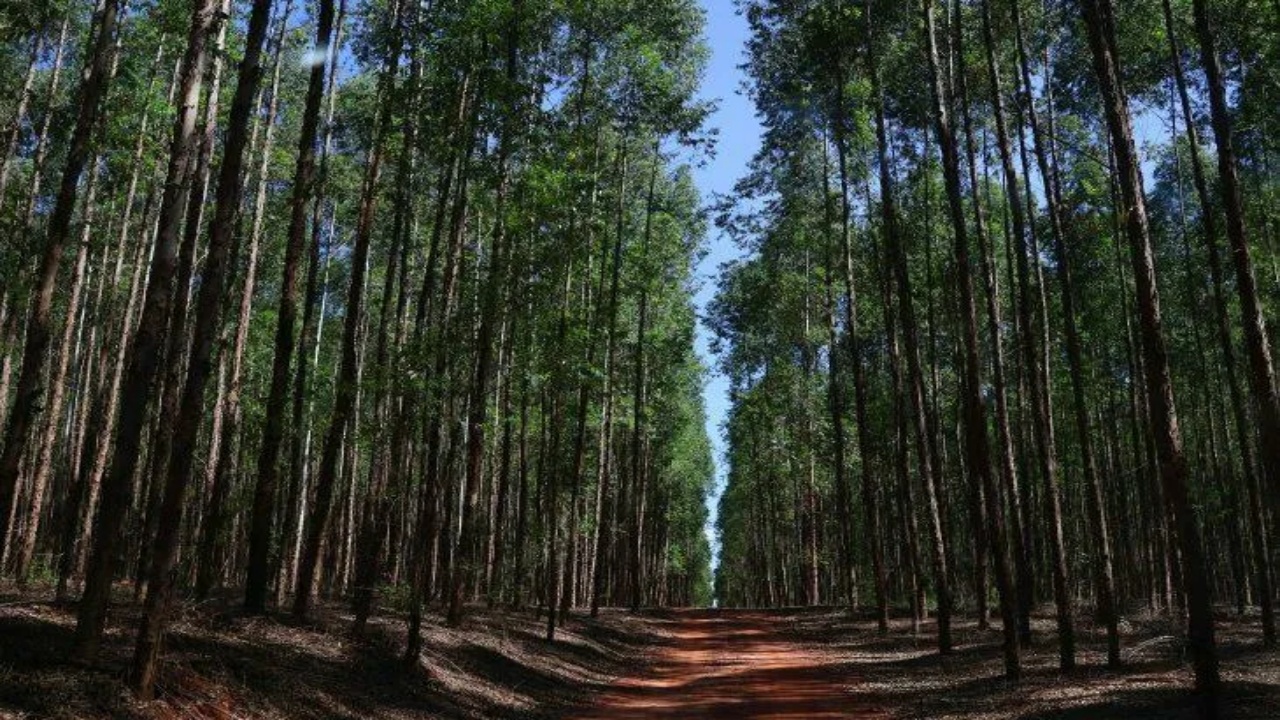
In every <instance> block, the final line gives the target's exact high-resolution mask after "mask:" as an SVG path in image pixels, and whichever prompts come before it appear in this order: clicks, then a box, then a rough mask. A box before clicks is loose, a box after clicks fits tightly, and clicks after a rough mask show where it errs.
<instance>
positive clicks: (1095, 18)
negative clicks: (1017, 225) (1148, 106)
mask: <svg viewBox="0 0 1280 720" xmlns="http://www.w3.org/2000/svg"><path fill="white" fill-rule="evenodd" d="M1081 9H1082V11H1083V16H1084V22H1085V28H1086V31H1087V35H1088V40H1089V47H1090V51H1091V53H1092V55H1093V65H1094V73H1095V75H1096V76H1097V78H1098V84H1099V86H1100V88H1101V91H1102V98H1103V106H1104V107H1103V109H1104V112H1105V116H1106V122H1107V126H1108V130H1109V133H1110V136H1111V141H1112V149H1113V152H1114V154H1115V159H1116V169H1117V171H1118V173H1117V174H1118V176H1119V184H1120V190H1121V194H1122V196H1123V200H1124V206H1125V208H1126V212H1125V230H1126V234H1127V235H1128V239H1129V248H1130V255H1131V262H1132V265H1133V273H1134V278H1135V281H1136V286H1137V288H1136V289H1137V299H1138V316H1139V320H1140V329H1141V337H1142V356H1143V360H1144V362H1143V371H1144V376H1145V380H1146V387H1147V396H1148V397H1147V399H1148V405H1149V408H1150V413H1151V425H1152V433H1153V435H1154V444H1155V447H1156V452H1157V456H1158V459H1159V473H1160V480H1161V484H1162V486H1163V490H1164V494H1165V501H1166V502H1167V503H1168V507H1169V508H1170V510H1171V511H1172V515H1173V520H1174V523H1175V525H1176V528H1177V539H1178V542H1179V548H1180V550H1181V554H1182V563H1183V580H1184V582H1185V583H1186V591H1187V610H1188V613H1189V622H1188V636H1189V641H1190V647H1191V655H1192V662H1193V664H1194V665H1195V671H1196V689H1197V692H1198V694H1199V695H1200V700H1201V709H1202V715H1204V716H1206V717H1213V716H1216V715H1217V695H1218V691H1219V687H1220V684H1221V679H1220V676H1219V673H1218V654H1217V644H1216V642H1215V640H1214V620H1213V603H1212V597H1211V595H1210V588H1209V583H1208V576H1207V572H1206V569H1207V567H1206V563H1205V557H1204V547H1203V545H1202V542H1201V538H1200V526H1199V522H1198V521H1197V519H1196V517H1195V511H1194V509H1193V507H1192V503H1191V497H1190V488H1189V482H1188V475H1189V472H1188V468H1187V460H1186V456H1185V454H1184V453H1183V449H1182V434H1181V431H1180V429H1179V427H1178V415H1177V410H1176V408H1175V405H1174V396H1173V382H1172V377H1171V374H1170V370H1169V357H1168V352H1167V350H1166V347H1165V339H1164V329H1163V322H1162V319H1161V314H1160V295H1159V291H1158V289H1157V286H1156V274H1155V258H1154V252H1153V249H1152V245H1151V236H1150V232H1149V228H1148V224H1147V211H1146V198H1145V193H1144V190H1143V187H1142V173H1141V168H1140V166H1139V161H1138V153H1137V149H1136V148H1135V146H1134V140H1133V124H1132V120H1131V116H1130V113H1129V102H1128V98H1127V96H1126V95H1125V93H1124V89H1123V88H1122V86H1121V81H1120V69H1119V65H1118V63H1119V60H1118V58H1117V51H1116V40H1115V25H1114V18H1113V15H1112V13H1113V9H1112V7H1111V5H1110V2H1109V0H1081Z"/></svg>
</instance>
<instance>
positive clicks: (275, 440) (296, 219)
mask: <svg viewBox="0 0 1280 720" xmlns="http://www.w3.org/2000/svg"><path fill="white" fill-rule="evenodd" d="M333 24H334V23H333V0H320V8H319V17H318V20H317V23H316V38H315V42H314V44H313V45H312V51H313V52H323V53H324V54H325V57H326V58H327V57H328V54H329V53H330V52H331V50H330V47H329V40H330V36H331V35H332V33H333ZM327 64H328V63H327V62H318V63H315V64H314V65H313V66H312V67H311V73H310V76H309V78H308V84H307V96H306V101H305V105H304V108H303V113H302V128H301V132H300V133H299V137H298V160H297V164H296V166H295V168H294V177H293V190H292V193H291V196H290V198H289V230H288V234H287V236H286V237H287V240H286V245H285V256H284V269H283V277H282V279H281V284H280V307H279V311H278V317H277V320H276V334H275V344H274V347H275V351H274V356H273V361H272V365H271V390H270V394H269V395H268V397H267V404H266V426H265V427H264V428H263V434H262V445H261V448H260V449H259V454H258V468H257V483H256V485H255V487H254V495H253V510H252V515H251V525H250V529H249V567H248V571H247V576H246V579H245V600H244V605H245V609H246V610H248V611H250V612H263V611H265V610H266V602H267V583H268V582H269V574H270V573H269V569H270V555H271V540H272V524H273V520H274V515H275V499H276V498H275V496H276V482H277V478H278V477H279V471H280V469H279V456H280V443H281V442H282V440H283V439H284V420H285V399H286V398H285V395H286V394H287V392H288V385H289V370H290V367H291V366H292V362H293V346H294V337H293V332H294V324H295V323H296V320H297V314H298V270H299V267H298V266H299V265H300V263H301V261H302V251H303V247H302V246H303V244H304V242H305V240H306V231H307V205H308V202H309V201H310V198H311V194H312V192H313V191H314V189H315V188H314V184H315V165H316V148H315V144H316V132H317V129H318V126H319V122H320V103H321V100H322V99H323V95H324V78H325V66H326V65H327ZM293 430H294V432H295V433H296V432H299V431H300V428H294V429H293ZM285 511H286V512H292V511H293V508H285Z"/></svg>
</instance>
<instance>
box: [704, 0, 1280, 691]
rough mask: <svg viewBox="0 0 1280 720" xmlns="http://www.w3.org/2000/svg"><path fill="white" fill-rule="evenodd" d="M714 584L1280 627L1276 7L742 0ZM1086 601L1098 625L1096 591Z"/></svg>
mask: <svg viewBox="0 0 1280 720" xmlns="http://www.w3.org/2000/svg"><path fill="white" fill-rule="evenodd" d="M742 8H743V11H744V12H745V16H746V18H747V20H748V22H749V23H750V27H751V37H750V40H749V44H748V54H747V62H746V70H747V72H748V75H749V86H750V90H751V93H752V96H753V99H754V100H755V103H756V106H757V108H758V111H759V113H760V116H761V118H762V121H763V124H764V141H763V146H762V147H761V148H760V150H759V151H758V153H757V154H756V156H755V159H754V162H753V164H752V167H751V171H750V173H749V174H748V175H747V176H746V177H745V178H743V179H742V180H741V181H740V182H739V184H738V186H737V188H738V189H737V192H736V197H734V198H730V199H729V201H727V202H725V203H724V204H723V205H722V207H721V213H720V217H719V221H720V224H721V226H722V227H723V228H724V229H725V230H726V231H727V232H728V233H730V234H731V235H732V236H733V237H734V238H736V240H737V242H738V243H739V245H740V246H741V248H742V249H743V253H744V258H743V259H742V260H740V261H737V262H734V263H731V264H729V265H728V266H727V267H726V268H725V270H724V273H723V277H722V279H721V283H720V287H719V293H718V296H717V298H716V300H715V302H714V304H713V306H712V308H711V312H710V322H711V324H712V325H713V327H714V330H715V333H716V336H717V342H718V343H719V351H720V358H721V363H722V366H723V369H724V372H725V374H726V375H727V376H728V379H729V382H730V386H731V391H730V392H731V409H730V414H729V418H728V420H727V427H726V432H727V436H728V442H729V452H728V458H727V459H728V462H729V470H728V487H727V490H726V492H725V494H724V496H723V498H722V500H721V503H720V513H719V520H718V525H719V532H720V537H721V539H722V542H723V552H722V558H723V561H722V565H721V567H720V569H719V572H718V574H717V578H716V583H717V586H716V594H717V597H718V598H719V599H720V600H721V602H722V603H724V604H728V605H742V606H782V605H797V604H820V603H821V604H841V605H853V606H854V607H857V606H859V605H863V606H869V607H872V608H874V610H875V613H876V615H877V616H878V618H879V623H880V627H881V629H882V631H883V630H885V629H887V627H888V620H889V617H890V612H891V609H892V608H894V607H895V606H908V607H909V608H910V613H911V617H912V618H913V620H914V621H915V622H916V623H917V625H918V623H919V622H920V621H921V620H923V619H924V618H925V616H926V613H927V612H933V613H935V614H936V621H937V625H936V628H937V647H938V650H939V651H941V652H942V653H944V654H946V653H948V652H950V651H951V650H952V648H953V642H954V641H953V637H952V630H951V625H952V622H953V618H954V617H955V615H956V614H957V613H958V612H959V611H961V610H962V609H963V610H966V611H972V612H976V614H977V615H978V618H979V620H980V622H981V623H982V627H984V628H985V627H986V624H987V618H988V615H989V614H991V613H993V612H994V613H995V614H997V615H998V617H999V620H1000V624H1001V627H1002V632H1003V652H1004V664H1005V670H1006V674H1007V675H1008V677H1009V678H1011V679H1014V680H1016V679H1017V678H1018V676H1019V672H1020V667H1021V659H1020V651H1021V650H1022V649H1023V648H1026V647H1028V646H1029V643H1030V641H1031V633H1032V625H1031V622H1030V620H1031V614H1032V611H1033V610H1034V609H1035V608H1036V607H1037V605H1038V604H1039V603H1041V602H1046V603H1047V602H1052V604H1053V608H1054V616H1055V618H1056V642H1057V644H1058V648H1059V655H1060V664H1061V667H1062V668H1063V669H1069V668H1071V667H1072V666H1073V665H1074V664H1075V663H1076V657H1077V648H1076V636H1077V634H1079V633H1080V626H1081V625H1082V618H1088V617H1093V618H1096V619H1097V621H1098V623H1099V626H1100V627H1101V628H1102V631H1103V632H1105V634H1106V637H1107V652H1106V658H1107V659H1106V662H1107V664H1108V665H1110V666H1113V667H1114V666H1118V665H1120V663H1121V661H1122V655H1121V648H1122V646H1123V643H1124V640H1125V638H1124V631H1123V628H1124V626H1125V623H1124V618H1125V617H1126V616H1128V615H1132V614H1137V613H1140V612H1150V611H1154V612H1156V613H1163V614H1167V615H1168V616H1169V617H1172V618H1176V619H1177V622H1182V621H1183V618H1184V617H1185V621H1186V624H1185V625H1184V627H1185V628H1186V639H1187V643H1188V647H1189V650H1190V656H1191V659H1192V661H1193V664H1194V667H1195V675H1196V681H1197V688H1198V690H1199V691H1200V694H1201V696H1202V699H1203V704H1202V708H1203V710H1204V712H1205V715H1206V716H1212V715H1213V714H1214V713H1215V711H1216V710H1215V704H1214V703H1215V701H1214V696H1215V694H1216V693H1217V691H1218V688H1219V684H1220V678H1219V670H1218V661H1217V655H1216V649H1215V620H1214V610H1215V606H1218V607H1219V609H1220V610H1222V611H1225V609H1226V606H1230V607H1231V608H1232V609H1233V610H1234V611H1235V612H1239V613H1241V614H1244V613H1246V612H1248V613H1253V612H1259V611H1260V613H1261V628H1262V630H1261V632H1262V636H1261V638H1259V639H1260V640H1261V641H1262V642H1264V643H1265V644H1266V645H1267V646H1273V645H1274V643H1275V641H1276V635H1275V633H1276V630H1275V618H1274V604H1275V595H1276V593H1275V586H1274V582H1275V580H1274V572H1275V568H1276V565H1275V561H1276V554H1275V539H1276V536H1275V532H1276V530H1277V520H1278V519H1280V517H1278V513H1280V504H1278V501H1280V397H1278V396H1277V392H1276V373H1275V367H1274V362H1273V355H1274V342H1275V337H1274V333H1273V327H1272V324H1273V323H1274V320H1275V318H1276V308H1277V302H1278V301H1280V283H1278V282H1277V281H1278V280H1280V214H1278V213H1280V205H1278V204H1277V198H1278V193H1280V184H1278V182H1277V177H1278V176H1277V172H1276V171H1277V168H1278V167H1280V164H1278V161H1280V154H1278V150H1280V146H1278V145H1277V139H1278V138H1280V97H1277V88H1278V87H1280V85H1278V84H1277V81H1278V80H1280V5H1277V4H1276V3H1273V2H1216V1H1215V0H1135V1H1133V2H1112V1H1111V0H913V1H912V2H879V1H876V0H870V1H862V2H854V1H853V0H745V1H744V2H743V3H742ZM1088 624H1089V625H1092V623H1088Z"/></svg>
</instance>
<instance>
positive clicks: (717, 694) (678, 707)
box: [577, 611, 888, 720]
mask: <svg viewBox="0 0 1280 720" xmlns="http://www.w3.org/2000/svg"><path fill="white" fill-rule="evenodd" d="M782 622H784V621H780V619H779V618H778V617H776V616H773V617H771V616H769V615H766V614H762V613H751V612H716V611H689V612H680V613H675V614H673V615H672V616H671V617H670V618H669V619H668V620H664V621H662V623H661V625H662V631H663V632H664V634H665V635H666V637H664V638H663V642H662V643H661V644H660V645H658V647H657V649H656V652H655V654H654V657H653V660H652V661H651V662H650V664H649V666H648V667H647V668H645V669H643V670H640V671H639V672H638V673H637V674H636V675H634V676H632V677H628V678H625V679H623V680H620V681H618V682H617V683H615V684H614V685H613V686H612V687H610V688H609V689H608V690H607V691H605V692H604V693H603V694H602V695H601V696H600V697H599V698H598V699H597V700H596V702H595V703H594V705H593V706H592V707H591V708H590V709H589V710H587V711H586V712H585V713H584V714H581V715H578V716H577V720H647V719H648V718H660V719H661V720H683V719H686V718H687V719H689V720H693V719H695V718H697V719H699V720H701V719H704V718H712V719H714V718H726V719H727V718H733V719H734V720H739V719H746V718H753V719H755V718H759V719H764V718H768V719H769V720H830V719H832V718H884V717H888V715H887V714H886V713H885V712H884V711H883V710H881V709H879V708H876V707H872V706H869V705H868V704H867V703H866V702H865V700H860V699H859V698H857V697H855V696H854V695H853V693H852V691H851V690H850V686H852V685H853V684H854V683H855V682H856V679H855V678H853V677H850V675H849V670H848V666H847V665H844V666H843V667H841V663H840V662H839V661H838V660H836V659H835V658H832V657H829V656H826V655H824V653H822V652H821V651H817V650H814V649H813V648H809V647H805V645H804V644H802V643H800V642H799V641H797V640H795V639H793V638H789V637H788V635H787V629H788V628H787V627H786V626H785V625H782Z"/></svg>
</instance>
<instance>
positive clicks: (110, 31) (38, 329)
mask: <svg viewBox="0 0 1280 720" xmlns="http://www.w3.org/2000/svg"><path fill="white" fill-rule="evenodd" d="M119 11H120V5H119V0H106V1H105V2H104V3H103V6H102V10H101V11H100V12H99V14H98V16H97V18H96V22H95V23H94V25H95V34H94V36H93V39H92V41H91V43H90V46H89V49H88V53H87V57H86V60H85V68H84V75H83V77H84V80H83V82H82V83H81V85H80V89H79V91H78V93H77V102H76V121H75V127H74V129H73V130H72V133H71V139H70V142H69V144H68V146H67V155H66V160H65V162H64V165H63V169H62V180H61V183H60V184H59V186H58V196H57V199H56V200H55V201H54V206H53V212H52V214H50V216H49V224H48V228H47V230H46V232H45V240H44V248H43V251H42V254H41V256H40V265H39V269H38V270H37V271H36V285H35V288H34V292H33V297H34V302H33V303H32V306H31V314H30V316H29V317H28V319H27V328H26V341H25V342H24V344H23V347H22V363H21V365H20V366H19V370H18V382H17V384H16V385H15V386H14V395H15V398H14V403H13V408H12V410H10V411H9V417H8V420H7V421H6V423H7V424H6V426H5V434H4V448H3V451H2V452H0V554H3V553H4V551H5V550H6V549H7V547H8V540H9V535H10V533H9V531H10V527H9V510H10V508H11V507H12V506H13V504H14V496H15V494H16V490H17V485H18V472H19V468H20V466H21V464H22V458H23V455H24V454H25V451H26V447H27V444H28V442H29V439H30V435H31V431H32V430H33V429H34V427H33V422H34V420H35V417H36V413H37V412H38V411H39V405H40V397H41V396H42V395H43V394H44V389H43V388H42V387H41V385H40V379H41V377H40V376H41V373H42V371H43V368H44V364H45V360H46V359H47V355H48V352H49V341H50V339H51V338H50V335H51V333H52V329H53V328H52V327H51V326H52V321H53V317H52V316H53V294H54V290H55V289H56V287H57V284H58V266H59V265H60V264H61V262H62V254H63V251H64V250H65V248H66V244H67V241H68V240H69V239H70V235H71V219H72V216H73V214H74V213H75V205H76V198H77V197H78V195H79V192H80V175H81V173H83V172H84V167H85V165H86V164H87V163H88V162H89V159H90V155H91V152H90V151H91V147H90V146H91V144H92V139H93V133H94V130H95V128H96V127H97V125H98V123H99V122H100V121H101V117H102V114H103V100H104V98H105V97H106V95H107V89H108V87H109V86H110V84H111V77H110V76H111V74H112V66H113V58H114V55H115V52H114V49H113V48H114V42H115V32H116V20H117V17H118V15H119ZM64 32H65V26H64ZM61 47H62V44H60V45H59V51H58V60H57V61H55V72H56V69H57V68H59V67H60V66H61V57H62V51H61Z"/></svg>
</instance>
